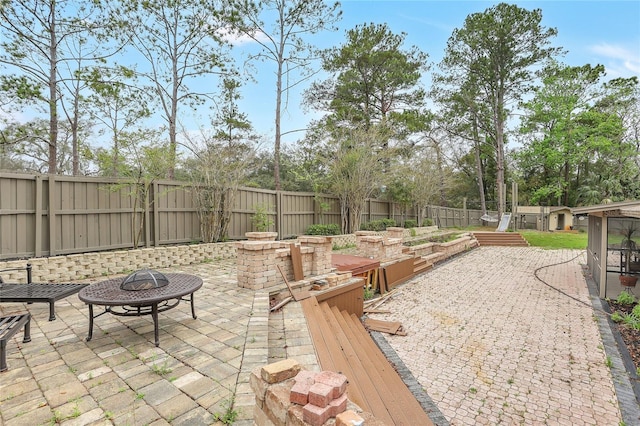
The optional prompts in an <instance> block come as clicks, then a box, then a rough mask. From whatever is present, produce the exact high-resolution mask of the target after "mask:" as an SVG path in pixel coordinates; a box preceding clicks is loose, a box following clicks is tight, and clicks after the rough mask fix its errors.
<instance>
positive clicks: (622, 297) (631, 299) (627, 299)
mask: <svg viewBox="0 0 640 426" xmlns="http://www.w3.org/2000/svg"><path fill="white" fill-rule="evenodd" d="M635 301H636V298H635V296H634V295H632V294H629V293H628V292H626V291H623V292H622V293H620V294H619V295H618V298H617V299H616V302H618V303H619V304H621V305H631V304H632V303H635ZM638 316H640V315H638Z"/></svg>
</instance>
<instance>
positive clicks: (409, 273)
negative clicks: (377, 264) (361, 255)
mask: <svg viewBox="0 0 640 426" xmlns="http://www.w3.org/2000/svg"><path fill="white" fill-rule="evenodd" d="M413 262H414V259H413V257H410V258H408V259H405V260H403V261H400V262H397V263H393V264H391V265H388V266H385V267H384V277H385V285H386V289H387V291H391V290H393V287H395V286H397V285H398V284H401V283H403V282H405V281H406V280H408V279H410V278H413Z"/></svg>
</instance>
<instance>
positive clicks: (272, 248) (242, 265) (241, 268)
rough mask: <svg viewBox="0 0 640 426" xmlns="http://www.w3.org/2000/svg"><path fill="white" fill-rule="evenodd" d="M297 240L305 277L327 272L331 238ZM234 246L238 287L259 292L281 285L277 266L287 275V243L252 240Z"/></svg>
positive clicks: (288, 254) (308, 237)
mask: <svg viewBox="0 0 640 426" xmlns="http://www.w3.org/2000/svg"><path fill="white" fill-rule="evenodd" d="M254 234H269V233H268V232H263V233H254ZM258 237H259V236H257V237H256V238H258ZM299 241H300V243H301V245H302V247H301V253H302V257H303V267H304V271H305V274H308V275H316V276H317V275H322V274H327V273H329V272H330V271H331V248H332V247H331V238H329V237H314V236H302V237H300V238H299ZM235 244H236V249H237V258H236V264H237V267H238V286H239V287H243V288H249V289H252V290H260V289H263V288H269V287H274V286H277V285H280V284H283V281H282V277H280V274H279V273H278V271H277V268H276V265H279V266H280V267H281V268H282V269H283V271H285V273H287V274H288V273H290V272H291V258H290V249H289V245H290V243H287V242H278V241H269V240H260V239H254V240H250V241H239V242H237V243H235Z"/></svg>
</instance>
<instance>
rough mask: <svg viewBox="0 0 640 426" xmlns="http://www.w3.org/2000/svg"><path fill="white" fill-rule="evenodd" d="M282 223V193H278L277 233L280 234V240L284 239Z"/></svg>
mask: <svg viewBox="0 0 640 426" xmlns="http://www.w3.org/2000/svg"><path fill="white" fill-rule="evenodd" d="M282 222H283V220H282V191H276V232H277V233H278V237H277V239H278V240H281V239H282V238H283V234H282V231H283V229H282Z"/></svg>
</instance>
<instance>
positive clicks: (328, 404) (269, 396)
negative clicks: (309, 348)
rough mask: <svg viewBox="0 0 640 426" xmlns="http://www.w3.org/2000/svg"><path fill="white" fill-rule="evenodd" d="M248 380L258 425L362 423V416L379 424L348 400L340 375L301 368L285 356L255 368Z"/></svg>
mask: <svg viewBox="0 0 640 426" xmlns="http://www.w3.org/2000/svg"><path fill="white" fill-rule="evenodd" d="M250 382H251V387H252V389H253V391H254V393H255V395H256V406H255V409H254V424H256V425H257V426H284V425H292V426H306V425H311V426H321V425H324V424H331V425H335V426H362V425H364V424H365V419H366V424H367V425H370V426H379V425H380V424H381V423H379V422H377V421H376V419H375V418H373V417H372V416H371V414H370V413H364V412H362V410H361V409H359V407H358V406H357V405H355V404H353V403H352V402H350V401H349V399H348V398H347V394H346V390H347V378H346V376H344V375H343V374H339V373H335V372H332V371H322V372H312V371H307V370H302V369H301V367H300V365H299V364H298V363H297V362H296V361H295V360H291V359H287V360H282V361H278V362H275V363H273V364H269V365H267V366H264V367H262V368H258V369H256V370H254V371H253V372H252V374H251V376H250ZM348 407H349V408H350V409H347V408H348Z"/></svg>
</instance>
